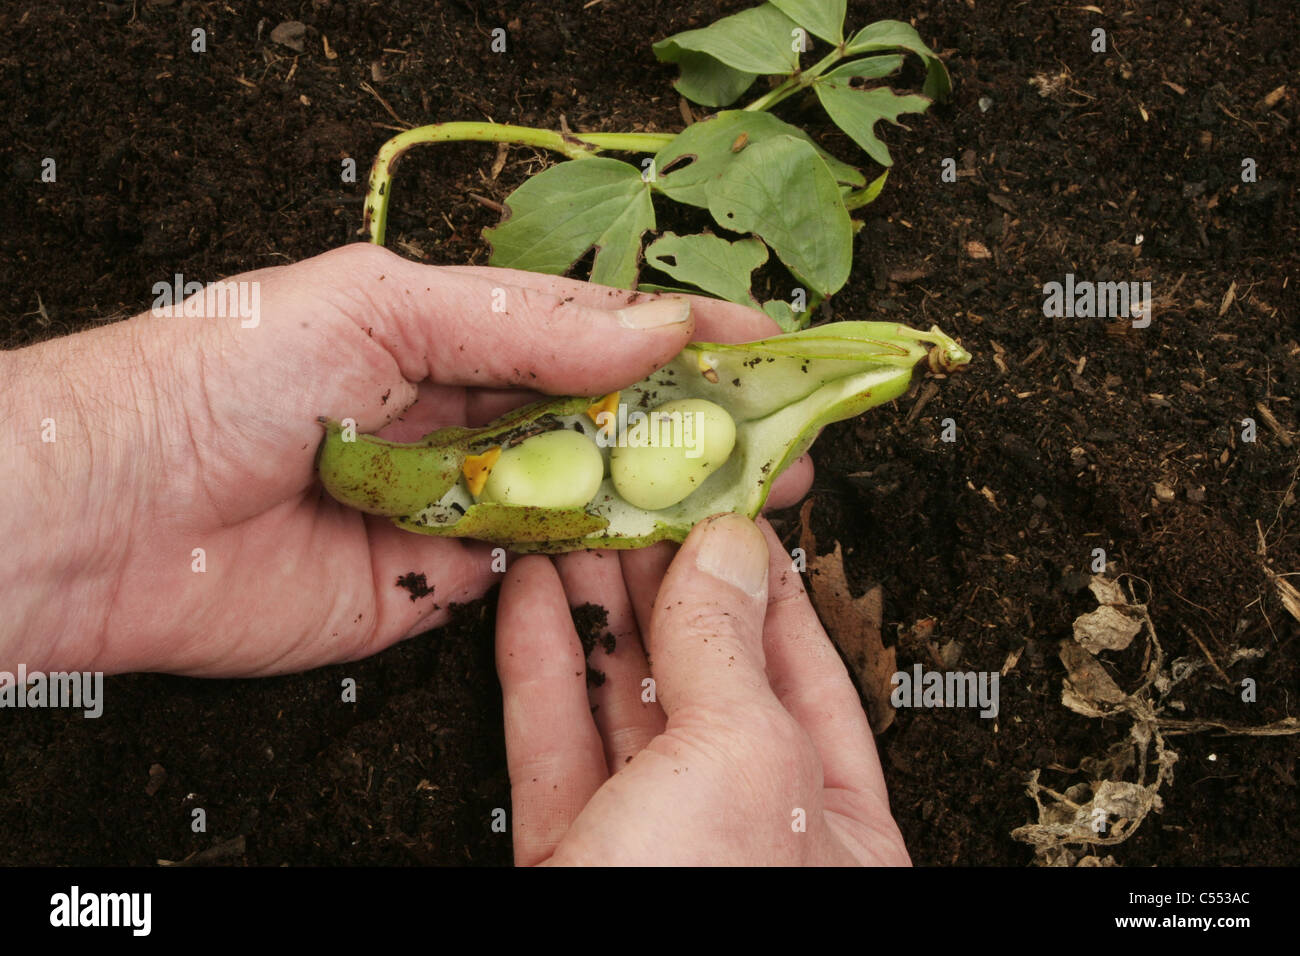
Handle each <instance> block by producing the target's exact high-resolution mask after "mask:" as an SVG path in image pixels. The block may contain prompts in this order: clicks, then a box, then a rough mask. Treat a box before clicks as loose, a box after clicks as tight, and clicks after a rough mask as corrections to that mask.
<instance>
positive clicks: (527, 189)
mask: <svg viewBox="0 0 1300 956" xmlns="http://www.w3.org/2000/svg"><path fill="white" fill-rule="evenodd" d="M506 208H507V209H508V210H509V213H510V215H509V218H508V219H506V221H505V222H503V223H502V224H501V225H499V226H496V227H495V228H489V229H484V230H483V237H484V238H485V239H486V240H487V241H488V242H490V243H491V244H492V257H491V259H490V260H489V261H490V263H491V264H492V265H494V266H505V267H508V268H511V269H524V270H526V271H528V272H546V273H549V274H551V275H563V274H564V273H565V272H566V271H568V269H569V268H570V267H571V266H572V265H573V264H574V263H575V262H577V261H578V260H579V259H581V258H582V257H583V256H584V255H586V253H587V250H588V249H590V248H591V247H592V246H595V247H596V259H595V262H594V263H593V264H592V268H591V281H592V282H598V283H600V284H601V285H609V286H614V287H616V288H619V289H631V288H633V287H634V286H635V285H636V274H637V266H638V261H637V260H638V258H639V256H640V252H641V235H642V234H643V233H644V232H645V231H646V230H647V229H653V228H654V227H655V212H654V206H653V205H652V204H651V202H650V187H649V185H648V184H647V183H645V182H643V181H642V179H641V171H640V170H639V169H637V168H636V167H635V166H631V165H629V164H628V163H624V162H620V161H619V160H617V159H604V158H597V159H575V160H570V161H569V162H567V163H560V164H558V165H556V166H552V167H551V168H550V169H547V170H544V171H542V172H541V173H538V174H537V175H536V176H534V177H533V178H532V179H529V180H528V181H527V182H525V183H524V184H523V185H522V186H520V187H519V188H518V189H516V190H515V191H514V192H513V193H511V194H510V196H509V198H507V199H506Z"/></svg>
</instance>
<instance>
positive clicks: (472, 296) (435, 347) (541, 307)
mask: <svg viewBox="0 0 1300 956" xmlns="http://www.w3.org/2000/svg"><path fill="white" fill-rule="evenodd" d="M308 261H309V262H310V263H312V264H313V266H314V268H316V269H318V270H320V272H321V273H322V274H330V275H333V274H336V272H337V270H338V269H339V268H346V269H347V271H348V273H349V278H350V280H351V282H352V283H353V287H354V289H355V292H354V294H355V295H357V296H359V297H361V298H362V299H363V301H364V304H365V306H366V308H365V312H366V314H365V316H364V321H365V323H366V327H367V329H368V330H369V335H370V337H371V338H372V339H373V340H374V341H375V342H377V343H379V344H380V345H381V346H382V347H383V348H385V349H386V350H387V351H388V353H389V354H391V355H392V356H393V358H394V359H395V360H396V361H397V364H398V367H399V368H400V369H401V372H402V375H403V376H404V377H405V378H406V379H407V380H408V381H412V382H418V381H421V380H422V379H425V378H432V379H433V380H434V381H436V382H439V383H440V384H444V385H482V386H510V387H515V386H522V387H525V388H533V389H537V390H538V391H542V392H546V393H548V394H555V395H597V394H600V393H602V392H608V391H612V390H613V389H616V388H620V387H622V386H624V385H626V384H627V383H628V382H636V381H639V380H640V379H642V378H645V377H646V376H647V375H649V374H650V373H651V372H652V371H654V370H655V369H657V368H659V367H660V366H662V365H663V364H665V363H666V362H667V361H668V360H669V359H671V358H672V357H673V356H675V355H676V354H677V353H678V352H680V351H681V350H682V348H683V347H684V346H685V345H686V343H687V341H689V339H690V336H691V332H692V330H693V328H694V326H693V324H692V322H691V317H690V303H689V302H688V301H687V300H686V299H685V298H683V297H681V296H676V297H674V296H650V297H642V296H639V295H638V294H637V293H627V292H624V293H622V295H623V300H622V301H619V300H617V299H613V300H610V301H608V302H607V303H605V305H606V306H607V307H602V308H596V307H593V306H590V305H584V304H582V303H580V302H578V301H577V299H576V297H574V296H564V295H556V294H554V293H550V292H542V291H538V290H537V289H536V288H532V287H530V286H527V285H525V286H519V285H512V284H510V283H507V282H505V281H504V280H503V279H502V278H500V277H492V278H488V277H484V276H480V275H475V274H470V273H465V272H461V271H456V270H452V269H447V268H444V267H440V266H426V265H421V264H419V263H416V262H410V261H409V260H406V259H403V258H402V257H401V256H398V255H395V254H394V253H391V252H388V251H387V250H384V249H383V248H382V247H378V246H372V245H367V244H356V245H353V246H346V247H344V248H343V249H336V250H333V251H332V252H330V253H326V254H325V255H323V256H317V257H316V258H315V259H313V260H308ZM629 300H630V301H629ZM358 321H360V319H359V318H358Z"/></svg>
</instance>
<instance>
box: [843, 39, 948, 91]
mask: <svg viewBox="0 0 1300 956" xmlns="http://www.w3.org/2000/svg"><path fill="white" fill-rule="evenodd" d="M894 49H903V50H907V51H909V52H911V53H915V54H916V55H917V56H919V57H920V58H921V59H922V60H924V61H925V69H926V75H925V87H924V89H923V90H922V92H924V93H925V95H926V96H928V97H930V99H932V100H936V101H942V100H946V99H947V98H948V94H950V93H951V92H952V80H951V78H950V77H949V76H948V68H947V67H945V66H944V65H943V61H942V60H940V59H939V57H938V56H937V55H936V54H935V52H934V51H933V50H931V49H930V48H929V47H928V46H926V45H925V42H924V41H923V40H922V39H921V35H920V34H919V33H917V32H916V30H915V29H914V28H913V27H911V26H909V25H908V24H906V23H903V22H902V21H901V20H878V21H876V22H875V23H873V24H871V25H870V26H867V27H863V28H862V29H861V30H859V31H858V32H857V33H855V34H854V35H853V37H852V38H851V39H850V40H849V42H848V43H847V44H846V45H845V47H844V53H845V55H846V56H856V55H857V54H859V53H870V52H872V51H874V50H894Z"/></svg>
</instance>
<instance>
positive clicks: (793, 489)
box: [763, 455, 813, 511]
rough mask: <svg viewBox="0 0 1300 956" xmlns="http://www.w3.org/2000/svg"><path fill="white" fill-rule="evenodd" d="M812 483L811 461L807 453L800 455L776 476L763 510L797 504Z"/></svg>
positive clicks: (776, 509) (773, 509)
mask: <svg viewBox="0 0 1300 956" xmlns="http://www.w3.org/2000/svg"><path fill="white" fill-rule="evenodd" d="M812 483H813V463H812V459H811V458H809V457H808V456H807V455H800V456H799V457H798V458H796V459H795V460H794V461H792V462H791V463H790V467H788V468H786V470H785V471H783V472H781V474H779V475H777V476H776V480H775V481H773V482H772V490H771V492H770V493H769V494H768V496H767V503H766V504H765V505H763V510H764V511H778V510H780V509H781V508H789V507H790V506H791V505H797V504H798V503H799V502H800V500H802V498H803V496H804V495H806V494H808V490H809V489H810V488H812Z"/></svg>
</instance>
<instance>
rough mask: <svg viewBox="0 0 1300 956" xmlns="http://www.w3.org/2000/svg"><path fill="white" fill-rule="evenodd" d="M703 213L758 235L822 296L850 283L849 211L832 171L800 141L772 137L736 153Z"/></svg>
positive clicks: (726, 225) (726, 227)
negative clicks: (848, 281)
mask: <svg viewBox="0 0 1300 956" xmlns="http://www.w3.org/2000/svg"><path fill="white" fill-rule="evenodd" d="M709 212H710V213H712V215H713V218H714V220H715V221H716V222H717V223H718V225H720V226H722V227H723V228H725V229H730V230H732V231H734V232H741V233H746V232H749V233H753V234H754V235H756V236H758V237H759V238H760V239H762V240H763V241H764V242H766V243H767V244H768V245H769V246H771V247H772V251H773V252H775V253H776V254H777V257H778V258H780V260H781V261H782V262H784V263H785V264H786V266H787V267H788V268H789V270H790V271H791V272H792V273H794V275H795V277H796V278H798V279H800V280H801V281H803V282H805V283H807V284H808V285H809V286H811V287H812V288H813V289H814V290H815V291H816V292H817V293H819V294H820V295H824V296H825V295H830V294H831V293H832V292H835V291H836V290H838V289H839V288H840V287H841V286H842V285H844V283H845V282H846V281H847V280H848V277H849V267H850V265H851V264H852V257H853V229H852V226H851V225H850V223H849V213H848V210H846V209H845V208H844V200H843V198H842V197H841V196H840V190H839V186H838V185H837V184H836V182H835V177H833V176H832V175H831V171H830V168H829V167H828V166H827V165H826V163H825V161H824V160H822V158H821V157H820V156H818V155H817V150H815V149H813V147H812V146H811V145H810V144H808V143H807V142H805V141H804V140H802V139H796V138H795V137H793V136H778V137H775V138H773V139H769V140H765V141H764V142H761V143H757V144H755V145H753V146H750V147H748V148H747V149H745V150H744V151H743V152H741V153H740V154H739V155H738V156H737V158H736V161H735V162H733V163H731V164H730V165H729V166H728V167H727V168H726V170H725V172H724V173H723V175H722V176H720V177H719V178H718V181H717V183H716V186H715V187H714V189H713V190H712V192H711V193H710V195H709Z"/></svg>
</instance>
